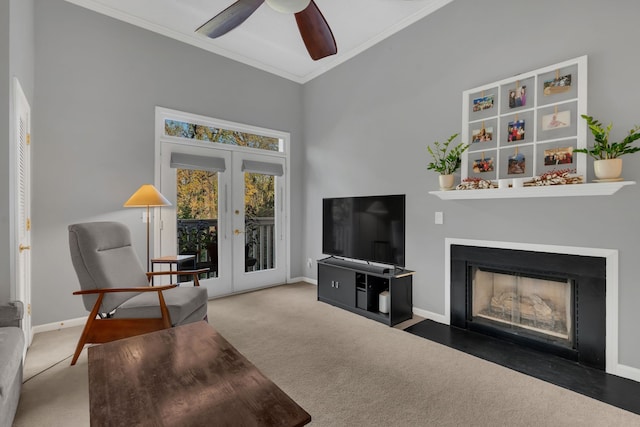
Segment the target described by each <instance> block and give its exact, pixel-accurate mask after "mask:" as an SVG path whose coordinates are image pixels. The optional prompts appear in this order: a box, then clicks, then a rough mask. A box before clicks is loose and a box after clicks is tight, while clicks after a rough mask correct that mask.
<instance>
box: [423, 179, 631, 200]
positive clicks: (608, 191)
mask: <svg viewBox="0 0 640 427" xmlns="http://www.w3.org/2000/svg"><path fill="white" fill-rule="evenodd" d="M635 183H636V182H635V181H617V182H596V183H589V184H571V185H547V186H538V187H523V188H490V189H485V190H452V191H430V192H429V194H432V195H434V196H437V197H439V198H440V199H442V200H467V199H515V198H531V197H569V196H610V195H612V194H614V193H616V192H618V190H620V189H621V188H622V187H624V186H627V185H634V184H635Z"/></svg>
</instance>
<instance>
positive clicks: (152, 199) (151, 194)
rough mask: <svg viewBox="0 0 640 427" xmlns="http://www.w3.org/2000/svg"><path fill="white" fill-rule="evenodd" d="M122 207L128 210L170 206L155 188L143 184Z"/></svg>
mask: <svg viewBox="0 0 640 427" xmlns="http://www.w3.org/2000/svg"><path fill="white" fill-rule="evenodd" d="M124 206H125V207H128V208H134V207H148V206H171V202H169V201H168V200H167V199H166V198H165V197H164V196H163V195H162V194H161V193H160V192H159V191H158V189H157V188H156V187H154V186H153V185H151V184H144V185H143V186H141V187H140V188H138V191H136V192H135V193H133V195H132V196H131V197H129V200H127V201H126V202H125V203H124Z"/></svg>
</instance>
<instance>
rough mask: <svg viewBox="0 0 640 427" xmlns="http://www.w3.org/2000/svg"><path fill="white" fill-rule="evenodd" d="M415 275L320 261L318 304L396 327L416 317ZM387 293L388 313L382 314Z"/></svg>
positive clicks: (332, 261) (336, 259) (331, 260)
mask: <svg viewBox="0 0 640 427" xmlns="http://www.w3.org/2000/svg"><path fill="white" fill-rule="evenodd" d="M387 270H388V271H387ZM413 274H414V272H413V271H411V270H404V269H402V270H401V269H384V268H383V267H378V266H373V265H369V264H363V263H358V262H353V261H348V260H343V259H340V258H332V257H329V258H325V259H321V260H319V261H318V301H322V302H326V303H328V304H331V305H334V306H336V307H340V308H342V309H344V310H348V311H350V312H352V313H356V314H359V315H361V316H365V317H368V318H369V319H373V320H376V321H378V322H381V323H384V324H386V325H389V326H394V325H397V324H398V323H400V322H404V321H405V320H409V319H411V318H412V316H413V290H412V281H413ZM386 290H388V291H389V303H388V309H389V312H388V313H381V312H380V311H379V305H378V303H379V295H380V293H381V292H383V291H386Z"/></svg>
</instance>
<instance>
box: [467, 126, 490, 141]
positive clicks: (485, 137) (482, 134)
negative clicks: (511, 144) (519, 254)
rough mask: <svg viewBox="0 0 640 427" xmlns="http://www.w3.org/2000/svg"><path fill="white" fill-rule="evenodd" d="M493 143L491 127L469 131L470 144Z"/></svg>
mask: <svg viewBox="0 0 640 427" xmlns="http://www.w3.org/2000/svg"><path fill="white" fill-rule="evenodd" d="M486 141H493V126H491V127H487V128H484V127H483V128H480V129H474V130H472V131H471V143H472V144H475V143H478V142H486Z"/></svg>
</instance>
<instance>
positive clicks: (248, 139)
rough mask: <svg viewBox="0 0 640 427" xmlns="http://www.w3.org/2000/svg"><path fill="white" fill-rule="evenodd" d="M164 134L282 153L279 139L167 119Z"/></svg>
mask: <svg viewBox="0 0 640 427" xmlns="http://www.w3.org/2000/svg"><path fill="white" fill-rule="evenodd" d="M164 133H165V135H167V136H176V137H178V138H186V139H195V140H198V141H205V142H214V143H218V144H228V145H236V146H239V147H249V148H259V149H261V150H268V151H281V144H280V139H279V138H273V137H269V136H262V135H255V134H252V133H247V132H239V131H233V130H228V129H219V128H215V127H211V126H205V125H199V124H196V123H188V122H181V121H178V120H169V119H166V120H165V121H164Z"/></svg>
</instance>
